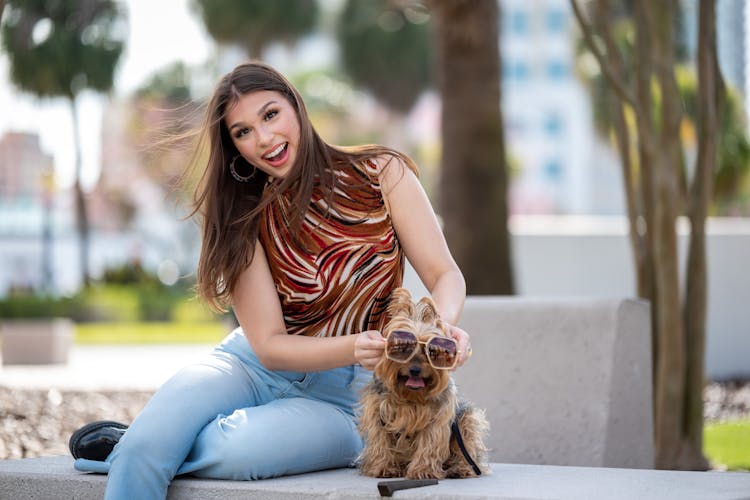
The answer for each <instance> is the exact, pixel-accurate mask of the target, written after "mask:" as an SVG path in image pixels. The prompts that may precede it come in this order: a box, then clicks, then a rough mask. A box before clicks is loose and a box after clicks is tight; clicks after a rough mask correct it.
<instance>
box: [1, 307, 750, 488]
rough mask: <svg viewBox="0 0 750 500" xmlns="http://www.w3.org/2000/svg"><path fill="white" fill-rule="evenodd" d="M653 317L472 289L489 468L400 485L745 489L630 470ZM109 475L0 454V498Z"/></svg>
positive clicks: (334, 478) (734, 479)
mask: <svg viewBox="0 0 750 500" xmlns="http://www.w3.org/2000/svg"><path fill="white" fill-rule="evenodd" d="M649 324H650V323H649V309H648V304H647V303H644V302H641V301H635V300H628V299H625V300H593V301H592V300H584V299H581V300H570V299H566V300H553V299H528V298H523V297H520V298H519V297H508V298H500V297H471V298H469V299H468V300H467V303H466V308H465V312H464V315H463V319H462V322H461V323H460V325H461V326H462V327H463V328H465V329H466V330H467V331H469V332H470V333H471V335H472V343H473V347H474V353H475V354H474V356H473V357H472V359H471V362H470V363H468V364H467V365H466V366H464V367H463V368H462V369H460V370H458V371H457V372H456V374H455V379H456V383H457V384H458V387H459V391H460V393H461V394H462V395H464V396H465V397H467V398H468V399H470V400H472V401H474V402H475V403H476V404H477V405H478V406H480V407H483V408H485V409H486V411H487V415H488V418H489V420H490V424H491V426H492V430H491V435H490V437H489V440H488V444H489V446H490V448H491V455H490V458H491V461H492V462H495V463H493V465H492V470H493V473H492V474H491V475H488V476H484V477H481V478H478V479H469V480H445V481H441V482H440V484H439V485H437V486H429V487H424V488H419V489H414V490H405V491H400V492H398V493H396V496H398V497H403V498H514V499H537V498H539V499H541V498H545V499H557V498H581V499H582V498H597V499H604V500H606V499H620V498H622V499H625V498H628V499H630V498H640V499H651V498H653V499H656V498H659V499H664V498H675V499H677V498H680V499H691V498H695V499H698V498H700V499H703V498H713V499H723V498H726V499H735V498H746V499H747V498H750V474H732V473H687V472H665V471H652V470H638V469H650V468H651V467H653V443H652V438H651V436H652V424H651V418H652V417H651V413H652V412H651V357H650V335H649V330H650V327H649ZM513 464H519V465H513ZM520 464H525V465H520ZM560 466H568V467H560ZM572 466H575V467H572ZM582 466H583V467H582ZM590 467H598V468H590ZM604 467H607V468H604ZM105 481H106V478H105V477H104V476H101V475H93V474H84V473H79V472H77V471H75V470H74V469H73V467H72V459H71V458H69V457H46V458H38V459H26V460H6V461H2V462H0V498H2V499H4V498H13V499H16V498H19V499H20V498H34V499H53V498H54V499H57V498H76V499H88V498H101V496H102V494H103V491H104V485H105ZM377 482H378V480H376V479H372V478H366V477H362V476H360V475H359V474H358V473H357V471H355V470H351V469H344V470H333V471H325V472H320V473H315V474H305V475H300V476H292V477H285V478H279V479H274V480H267V481H256V482H234V481H206V480H199V479H192V478H180V479H177V480H175V481H174V483H173V485H172V486H171V488H170V496H169V498H175V499H176V498H179V499H207V500H210V499H213V498H222V499H232V498H249V497H253V498H268V499H282V498H283V499H289V498H319V497H326V498H374V497H377V496H378V494H377V488H376V485H377Z"/></svg>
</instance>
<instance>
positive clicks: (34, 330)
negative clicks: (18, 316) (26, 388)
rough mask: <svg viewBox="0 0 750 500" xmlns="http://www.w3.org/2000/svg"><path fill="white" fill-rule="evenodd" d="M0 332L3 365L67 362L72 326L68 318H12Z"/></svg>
mask: <svg viewBox="0 0 750 500" xmlns="http://www.w3.org/2000/svg"><path fill="white" fill-rule="evenodd" d="M0 335H1V336H2V361H3V364H4V365H35V364H54V363H67V362H68V354H69V352H70V347H71V346H72V345H73V337H74V335H75V327H74V324H73V322H72V321H71V320H70V319H67V318H53V319H40V320H11V321H3V322H2V324H0Z"/></svg>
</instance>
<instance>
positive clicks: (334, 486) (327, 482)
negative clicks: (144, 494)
mask: <svg viewBox="0 0 750 500" xmlns="http://www.w3.org/2000/svg"><path fill="white" fill-rule="evenodd" d="M378 481H379V480H378V479H373V478H368V477H363V476H361V475H359V474H358V472H357V471H356V470H354V469H336V470H330V471H323V472H316V473H313V474H303V475H299V476H288V477H282V478H278V479H268V480H263V481H216V480H204V479H194V478H178V479H176V480H174V481H173V482H172V485H171V486H170V488H169V495H168V497H167V498H169V499H171V500H178V499H179V500H214V499H216V500H219V499H221V500H235V499H236V500H240V499H242V500H245V499H247V498H257V499H266V500H290V499H313V498H328V499H335V498H340V499H347V500H349V499H355V498H378V497H379V494H378V490H377V483H378ZM105 483H106V476H103V475H98V474H87V473H81V472H77V471H75V470H74V469H73V459H72V458H69V457H43V458H27V459H25V460H5V461H0V498H3V499H6V498H7V499H14V500H15V499H34V500H59V499H61V498H70V499H75V500H94V499H96V500H98V499H100V498H102V496H103V495H104V487H105ZM394 497H396V498H423V499H438V500H440V499H470V498H497V499H513V500H537V499H539V500H541V499H545V500H558V499H559V500H562V499H566V500H569V499H577V500H586V499H592V500H594V499H595V500H632V499H635V498H637V499H639V500H670V499H674V500H705V499H707V498H710V499H712V500H739V499H748V498H750V474H746V473H731V472H675V471H654V470H637V469H607V468H586V467H558V466H549V465H547V466H544V465H513V464H504V465H503V464H493V465H492V474H490V475H486V476H482V477H480V478H475V479H446V480H443V481H440V482H439V484H437V485H434V486H425V487H422V488H416V489H411V490H403V491H398V492H396V493H395V495H394Z"/></svg>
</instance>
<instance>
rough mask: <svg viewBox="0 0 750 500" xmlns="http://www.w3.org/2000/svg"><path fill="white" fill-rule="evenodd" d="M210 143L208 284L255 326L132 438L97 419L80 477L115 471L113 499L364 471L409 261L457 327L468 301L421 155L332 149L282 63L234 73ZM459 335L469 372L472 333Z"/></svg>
mask: <svg viewBox="0 0 750 500" xmlns="http://www.w3.org/2000/svg"><path fill="white" fill-rule="evenodd" d="M200 137H201V140H202V142H201V144H205V145H207V147H208V157H207V160H206V159H205V158H206V157H205V156H200V158H204V159H203V161H204V162H205V166H204V173H203V177H202V180H201V183H200V184H199V186H198V189H197V191H196V194H195V207H194V208H195V213H197V214H199V215H200V216H201V217H202V223H203V239H202V249H201V256H200V261H199V264H198V290H199V292H200V295H201V296H202V297H203V299H204V300H206V301H207V302H208V303H209V304H211V305H212V306H214V307H215V308H218V309H225V308H226V307H227V306H231V307H232V308H233V310H234V313H235V315H236V316H237V319H238V321H239V324H240V327H239V328H237V329H236V330H235V331H234V332H232V333H231V334H230V335H229V336H228V337H227V338H226V339H225V340H224V341H223V342H222V343H221V345H219V346H218V347H216V348H215V349H214V350H213V352H211V353H210V355H207V357H206V359H205V361H203V362H202V363H199V364H195V365H191V366H188V367H186V368H184V369H182V370H181V371H179V372H178V373H177V374H176V375H174V376H173V377H172V378H171V379H170V380H169V381H167V382H166V383H165V384H164V385H163V386H162V387H161V388H160V389H159V390H158V391H157V392H156V394H155V395H154V396H153V398H152V399H151V400H150V401H149V403H148V404H147V405H146V407H145V408H144V409H143V411H142V412H141V413H140V415H139V416H138V417H137V418H136V419H135V421H134V422H133V423H132V425H131V426H130V427H127V430H125V431H124V433H123V430H121V429H117V427H121V428H122V429H125V428H126V426H125V425H119V426H118V425H116V424H115V423H111V424H109V423H106V422H105V423H104V424H102V423H101V422H99V423H93V424H89V425H87V426H84V427H83V428H81V429H79V430H78V431H77V432H76V433H75V434H74V435H73V436H72V438H71V442H70V445H71V451H72V453H73V455H74V457H76V458H77V460H76V463H75V466H76V468H77V469H79V470H83V471H94V472H102V473H108V474H109V477H108V481H107V490H106V498H110V499H120V498H138V499H163V498H165V497H166V495H167V488H168V486H169V483H170V481H171V480H172V478H173V477H174V476H175V475H178V474H187V473H189V474H192V475H194V476H198V477H204V478H219V479H245V480H250V479H259V478H268V477H274V476H279V475H285V474H296V473H303V472H309V471H314V470H321V469H327V468H334V467H346V466H350V465H351V464H352V462H353V461H354V459H355V458H356V457H357V455H358V454H359V452H360V451H361V448H362V441H361V439H360V436H359V434H358V432H357V427H356V415H355V405H356V402H357V400H358V398H359V391H360V389H361V388H362V387H363V386H364V385H365V383H366V382H367V381H368V379H369V378H370V377H371V376H372V374H371V370H372V369H373V368H374V366H375V364H376V363H377V362H378V360H379V359H380V358H381V355H382V353H383V348H384V339H383V337H382V335H381V334H380V331H381V329H382V327H383V326H384V324H385V322H386V320H387V318H386V317H385V309H386V306H387V303H388V298H389V295H390V293H391V291H392V290H393V289H394V288H397V287H399V286H401V283H402V276H403V267H404V257H406V258H408V259H409V262H410V263H411V264H412V265H413V267H414V269H415V270H416V272H417V274H418V275H419V277H420V279H421V280H422V282H423V283H424V285H425V287H426V288H427V290H429V292H430V294H431V296H432V298H433V299H434V301H435V303H436V304H437V307H438V310H439V311H440V314H441V317H442V319H443V320H444V321H445V322H446V323H447V324H449V325H453V324H455V323H456V322H457V321H458V318H459V315H460V313H461V310H462V308H463V303H464V299H465V285H464V278H463V276H462V275H461V272H460V271H459V269H458V267H457V266H456V263H455V261H454V260H453V258H452V257H451V254H450V252H449V250H448V247H447V245H446V242H445V239H444V238H443V235H442V233H441V231H440V228H439V226H438V222H437V219H436V217H435V214H434V212H433V210H432V207H431V206H430V203H429V201H428V199H427V196H426V195H425V193H424V191H423V189H422V187H421V185H420V183H419V181H418V179H417V176H416V167H415V166H414V164H413V163H412V161H411V160H410V159H409V158H407V157H406V156H405V155H403V154H402V153H399V152H397V151H394V150H392V149H389V148H386V147H381V146H372V145H368V146H360V147H352V148H343V147H335V146H332V145H330V144H327V143H326V142H324V141H323V140H322V139H321V138H320V137H319V136H318V134H317V133H316V131H315V129H314V128H313V126H312V124H311V122H310V119H309V118H308V116H307V111H306V110H305V105H304V103H303V102H302V98H301V97H300V95H299V93H298V92H297V90H296V89H295V88H294V87H293V86H292V85H291V84H290V83H289V82H288V81H287V80H286V79H285V78H284V77H283V76H282V75H280V74H279V73H278V72H277V71H275V70H274V69H272V68H270V67H269V66H266V65H264V64H260V63H248V64H243V65H240V66H238V67H237V68H235V69H234V70H233V71H232V72H230V73H229V74H227V75H225V76H224V77H223V78H222V79H221V80H220V81H219V83H218V85H217V87H216V90H215V92H214V95H213V97H212V98H211V100H210V101H209V103H208V108H207V112H206V118H205V123H204V126H203V129H202V134H201V136H200ZM196 158H198V156H196ZM449 329H450V334H451V335H452V336H453V337H454V338H455V339H456V340H457V342H458V348H459V353H460V354H459V361H458V364H459V365H461V364H463V362H464V361H465V360H466V359H467V357H468V354H469V353H470V350H469V349H470V348H469V337H468V335H467V334H466V332H464V331H463V330H461V329H460V328H457V327H455V326H449ZM106 436H109V437H110V438H111V439H106ZM107 443H111V444H107ZM115 443H116V445H115ZM112 446H114V449H112ZM92 450H96V452H95V453H94V452H93V451H92Z"/></svg>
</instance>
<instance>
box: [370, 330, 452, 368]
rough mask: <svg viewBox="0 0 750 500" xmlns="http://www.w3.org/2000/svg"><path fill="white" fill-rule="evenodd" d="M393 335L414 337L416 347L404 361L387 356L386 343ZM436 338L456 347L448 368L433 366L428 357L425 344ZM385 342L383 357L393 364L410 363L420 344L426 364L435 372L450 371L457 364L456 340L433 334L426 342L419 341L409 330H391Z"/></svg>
mask: <svg viewBox="0 0 750 500" xmlns="http://www.w3.org/2000/svg"><path fill="white" fill-rule="evenodd" d="M394 333H408V334H410V335H412V336H413V337H414V339H415V340H416V341H417V347H416V348H415V349H414V350H413V351H412V353H411V354H410V355H409V357H408V358H406V359H404V360H400V359H393V358H392V357H391V356H389V355H388V342H389V341H390V339H391V335H392V334H394ZM436 338H438V339H444V340H448V341H450V342H452V343H453V345H455V346H456V353H455V357H454V358H453V363H452V364H451V365H450V366H435V363H433V362H432V358H431V357H430V354H429V352H428V350H427V344H429V343H430V342H432V340H433V339H436ZM385 342H386V347H385V357H386V358H388V359H390V360H391V361H393V362H395V363H408V362H409V361H411V360H412V358H413V357H414V356H416V355H417V352H418V351H419V345H420V344H421V345H422V346H424V347H422V352H424V355H425V357H426V358H427V362H428V363H430V366H431V367H433V368H434V369H436V370H452V369H453V368H455V367H456V365H457V364H458V342H456V339H454V338H451V337H444V336H442V335H435V334H433V335H430V337H429V338H428V339H427V340H419V337H417V335H416V334H415V333H414V332H410V331H409V330H391V331H390V332H389V333H388V335H387V336H386V337H385Z"/></svg>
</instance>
